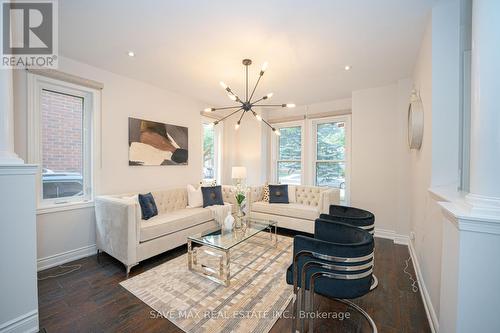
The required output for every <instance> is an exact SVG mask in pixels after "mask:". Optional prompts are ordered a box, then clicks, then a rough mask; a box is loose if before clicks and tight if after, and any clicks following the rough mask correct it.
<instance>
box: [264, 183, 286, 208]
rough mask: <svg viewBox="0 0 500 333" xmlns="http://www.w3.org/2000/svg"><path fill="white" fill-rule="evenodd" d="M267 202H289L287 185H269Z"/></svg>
mask: <svg viewBox="0 0 500 333" xmlns="http://www.w3.org/2000/svg"><path fill="white" fill-rule="evenodd" d="M269 203H285V204H287V203H289V202H288V185H269Z"/></svg>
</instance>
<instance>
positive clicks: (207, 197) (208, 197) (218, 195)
mask: <svg viewBox="0 0 500 333" xmlns="http://www.w3.org/2000/svg"><path fill="white" fill-rule="evenodd" d="M201 194H202V195H203V208H205V207H208V206H214V205H223V204H224V200H223V199H222V188H221V186H220V185H219V186H202V187H201Z"/></svg>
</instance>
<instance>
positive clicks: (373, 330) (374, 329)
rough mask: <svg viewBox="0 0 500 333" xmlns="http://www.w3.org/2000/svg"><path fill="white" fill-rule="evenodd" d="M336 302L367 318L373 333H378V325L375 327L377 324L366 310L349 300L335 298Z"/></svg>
mask: <svg viewBox="0 0 500 333" xmlns="http://www.w3.org/2000/svg"><path fill="white" fill-rule="evenodd" d="M334 300H336V301H337V302H340V303H344V304H346V305H349V306H350V307H352V308H353V309H354V310H356V311H358V312H359V313H360V314H361V315H362V316H363V317H365V318H366V320H368V323H369V324H370V327H371V328H372V332H373V333H378V330H377V325H375V322H374V321H373V319H372V317H370V315H369V314H368V313H367V312H366V311H365V310H363V308H362V307H360V306H359V305H357V304H354V303H353V302H351V301H349V300H347V299H340V298H334ZM311 333H312V332H311Z"/></svg>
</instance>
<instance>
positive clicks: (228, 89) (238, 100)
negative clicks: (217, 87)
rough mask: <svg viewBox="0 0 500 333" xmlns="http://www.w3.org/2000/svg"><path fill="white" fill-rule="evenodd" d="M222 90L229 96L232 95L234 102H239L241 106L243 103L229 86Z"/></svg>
mask: <svg viewBox="0 0 500 333" xmlns="http://www.w3.org/2000/svg"><path fill="white" fill-rule="evenodd" d="M224 90H225V91H227V92H228V93H229V94H231V95H233V96H234V97H236V100H235V101H236V102H239V103H242V104H243V102H242V101H241V99H240V98H239V97H238V95H236V94H235V93H234V91H233V90H232V89H231V87H230V86H226V88H224Z"/></svg>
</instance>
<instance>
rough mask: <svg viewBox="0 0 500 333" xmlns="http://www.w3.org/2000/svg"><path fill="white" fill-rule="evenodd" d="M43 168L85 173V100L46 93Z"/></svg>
mask: <svg viewBox="0 0 500 333" xmlns="http://www.w3.org/2000/svg"><path fill="white" fill-rule="evenodd" d="M41 103H42V105H41V106H42V107H41V110H42V112H41V117H42V119H41V120H42V161H43V168H46V169H50V170H52V171H65V172H78V173H80V174H81V173H82V158H83V99H82V98H80V97H75V96H69V95H64V94H61V93H56V92H52V91H47V90H43V91H42V96H41Z"/></svg>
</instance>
